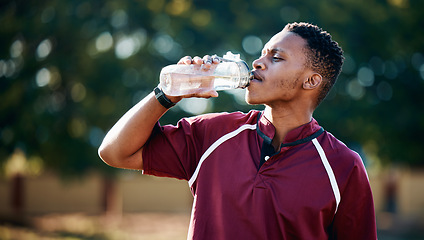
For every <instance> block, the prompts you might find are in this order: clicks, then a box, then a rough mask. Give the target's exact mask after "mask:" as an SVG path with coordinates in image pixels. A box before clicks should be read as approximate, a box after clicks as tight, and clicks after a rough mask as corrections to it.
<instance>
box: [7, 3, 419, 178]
mask: <svg viewBox="0 0 424 240" xmlns="http://www.w3.org/2000/svg"><path fill="white" fill-rule="evenodd" d="M422 9H424V2H423V1H418V0H324V1H315V0H304V1H294V0H283V1H282V0H250V1H242V0H214V1H201V0H119V1H118V0H92V1H83V0H66V1H64V0H62V1H59V0H45V1H35V0H26V1H23V0H12V1H2V2H1V3H0V26H1V27H0V99H1V101H0V113H1V114H0V163H5V162H6V160H7V159H8V158H9V156H10V155H11V154H12V153H13V152H15V150H16V149H20V150H21V151H23V153H24V154H25V156H26V157H27V158H28V161H29V163H30V165H31V164H32V165H33V166H39V165H44V166H46V167H47V168H52V169H56V170H60V172H61V173H62V174H63V175H75V174H82V173H84V172H86V171H88V170H90V169H97V170H99V169H100V170H102V171H105V172H107V171H111V168H109V167H107V166H106V165H105V164H103V163H102V162H101V161H100V159H99V158H98V156H97V147H98V146H99V144H100V142H101V140H102V138H103V136H104V134H105V133H106V131H107V130H108V129H109V128H110V127H111V126H112V125H113V124H114V123H115V122H116V121H117V119H118V118H119V117H120V116H122V114H123V113H124V112H125V111H126V110H127V109H129V108H130V107H131V106H132V105H133V104H135V103H136V102H137V101H139V100H140V99H141V98H143V97H144V96H146V95H147V94H148V93H149V92H150V91H151V90H152V89H153V87H154V86H155V85H156V84H157V83H158V76H159V72H160V69H161V68H162V67H163V66H165V65H168V64H172V63H175V62H176V61H177V60H178V59H179V58H181V57H182V56H185V55H192V56H195V55H198V56H203V55H205V54H214V53H216V54H218V55H222V54H224V53H225V52H226V51H228V50H232V51H233V52H238V53H241V55H242V58H244V59H246V61H247V62H249V63H251V62H252V61H253V60H254V59H256V58H257V57H258V56H259V52H260V50H261V48H262V46H263V44H265V43H266V42H267V41H268V39H269V38H270V37H271V36H272V35H273V34H275V33H276V32H278V31H280V30H281V29H282V28H283V27H284V25H285V24H286V23H288V22H293V21H306V22H311V23H314V24H317V25H319V26H320V27H322V28H323V29H324V30H327V31H329V32H330V33H331V34H332V35H333V38H334V39H335V40H336V41H338V42H339V43H340V44H341V46H342V47H343V49H344V51H345V55H346V62H345V65H344V68H343V73H342V74H341V76H340V78H339V80H338V82H337V84H336V86H335V88H334V89H333V90H332V91H331V93H330V95H329V96H328V98H327V99H326V100H325V101H324V103H323V104H322V105H321V106H320V107H319V108H318V110H317V112H316V114H315V118H317V119H318V121H319V122H320V123H321V124H322V125H323V126H324V127H325V128H326V129H327V130H328V131H330V132H332V133H334V134H335V135H336V136H337V137H339V138H340V139H341V140H343V141H345V142H346V143H348V145H350V146H352V147H354V148H356V149H358V150H359V151H361V152H362V151H363V152H364V153H365V155H364V156H365V158H366V160H368V162H369V163H372V164H385V163H392V162H394V163H401V164H407V165H411V166H423V165H424V162H423V161H422V159H423V156H424V150H423V149H424V148H423V147H422V136H423V135H424V113H423V111H422V109H423V107H424V106H423V105H424V101H423V100H422V96H423V95H422V92H423V90H424V45H423V42H424V36H423V35H424V32H423V31H422V30H423V26H424V17H423V15H422ZM242 94H243V92H242V91H233V92H224V93H221V94H220V97H219V98H217V99H211V100H184V102H182V103H181V104H179V106H178V107H175V108H174V109H172V110H171V111H169V112H168V113H167V114H166V115H165V116H164V118H163V119H162V120H161V121H162V122H163V123H175V122H176V121H177V120H178V119H179V118H181V117H183V116H189V115H192V114H199V113H202V112H205V111H208V112H211V111H235V110H241V111H248V110H249V109H251V108H252V106H248V105H246V104H245V103H244V102H243V101H242V100H241V99H242V97H240V95H242ZM253 108H257V109H260V108H262V107H261V106H253Z"/></svg>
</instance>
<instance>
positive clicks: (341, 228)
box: [330, 156, 377, 240]
mask: <svg viewBox="0 0 424 240" xmlns="http://www.w3.org/2000/svg"><path fill="white" fill-rule="evenodd" d="M330 239H345V240H350V239H352V240H356V239H363V240H371V239H372V240H375V239H377V233H376V222H375V212H374V201H373V197H372V192H371V187H370V184H369V181H368V176H367V173H366V170H365V167H364V165H363V164H362V160H361V159H360V157H359V156H358V159H357V161H356V164H355V165H354V167H353V169H352V171H351V174H350V176H349V178H348V181H347V184H346V187H345V189H344V190H343V192H342V193H341V201H340V205H339V208H338V210H337V213H336V215H335V217H334V221H333V224H332V226H331V229H330Z"/></svg>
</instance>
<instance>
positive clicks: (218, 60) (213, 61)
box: [211, 54, 221, 64]
mask: <svg viewBox="0 0 424 240" xmlns="http://www.w3.org/2000/svg"><path fill="white" fill-rule="evenodd" d="M211 58H212V63H213V64H218V63H219V62H220V61H221V60H220V59H219V57H218V56H216V54H215V55H212V57H211Z"/></svg>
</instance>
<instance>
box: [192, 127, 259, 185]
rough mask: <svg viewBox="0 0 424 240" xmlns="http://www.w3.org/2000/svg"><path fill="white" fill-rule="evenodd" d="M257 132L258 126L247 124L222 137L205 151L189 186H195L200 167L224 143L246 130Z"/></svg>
mask: <svg viewBox="0 0 424 240" xmlns="http://www.w3.org/2000/svg"><path fill="white" fill-rule="evenodd" d="M247 129H250V130H255V129H256V124H253V125H251V124H245V125H242V126H240V127H239V128H238V129H236V130H234V131H232V132H229V133H227V134H225V135H224V136H222V137H220V138H219V139H218V140H217V141H216V142H214V143H213V144H212V145H210V146H209V148H208V149H207V150H206V151H205V153H203V155H202V157H201V158H200V160H199V163H198V164H197V167H196V171H194V173H193V176H191V178H190V180H189V181H188V185H189V186H190V187H191V186H192V185H193V183H194V182H195V181H196V179H197V175H198V174H199V171H200V167H201V166H202V163H203V162H204V161H205V159H206V158H207V157H209V155H210V154H211V153H212V152H213V151H215V149H216V148H217V147H219V145H221V144H222V143H224V142H225V141H227V140H228V139H231V138H233V137H235V136H237V135H238V134H239V133H241V132H242V131H244V130H247Z"/></svg>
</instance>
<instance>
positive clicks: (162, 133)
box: [142, 118, 202, 180]
mask: <svg viewBox="0 0 424 240" xmlns="http://www.w3.org/2000/svg"><path fill="white" fill-rule="evenodd" d="M197 133H198V131H197V128H196V127H195V124H193V121H190V120H188V119H185V118H183V119H181V120H180V121H179V122H178V124H177V126H173V125H165V126H161V125H160V124H159V123H157V124H156V125H155V127H154V128H153V131H152V134H151V136H150V138H149V140H148V141H147V143H146V145H145V146H144V147H143V153H142V156H143V173H144V174H148V175H155V176H160V177H172V178H177V179H185V180H188V179H190V177H191V175H192V174H193V172H194V170H195V168H196V165H197V159H199V157H198V155H199V146H200V145H201V141H202V139H201V138H200V139H199V137H198V136H197V135H198V134H197Z"/></svg>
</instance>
